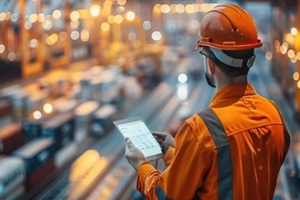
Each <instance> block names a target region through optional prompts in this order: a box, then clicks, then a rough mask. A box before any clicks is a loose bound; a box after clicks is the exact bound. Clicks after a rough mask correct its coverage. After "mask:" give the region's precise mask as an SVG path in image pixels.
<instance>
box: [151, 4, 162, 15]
mask: <svg viewBox="0 0 300 200" xmlns="http://www.w3.org/2000/svg"><path fill="white" fill-rule="evenodd" d="M153 10H154V12H157V13H160V11H161V4H155V6H154V8H153Z"/></svg>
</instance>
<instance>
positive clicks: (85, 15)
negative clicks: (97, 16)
mask: <svg viewBox="0 0 300 200" xmlns="http://www.w3.org/2000/svg"><path fill="white" fill-rule="evenodd" d="M78 12H79V18H81V19H88V18H89V17H90V11H89V10H87V9H79V10H78Z"/></svg>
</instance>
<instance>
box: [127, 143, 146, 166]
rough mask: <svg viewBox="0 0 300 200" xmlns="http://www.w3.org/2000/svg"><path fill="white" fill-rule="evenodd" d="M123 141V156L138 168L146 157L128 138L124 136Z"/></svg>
mask: <svg viewBox="0 0 300 200" xmlns="http://www.w3.org/2000/svg"><path fill="white" fill-rule="evenodd" d="M125 142H126V147H125V157H126V158H127V160H128V162H129V164H131V166H132V167H133V168H134V169H135V170H138V168H139V166H140V165H141V164H143V163H144V162H146V159H145V157H144V155H143V153H142V152H141V151H140V150H139V149H138V148H137V147H136V146H135V145H134V144H133V143H132V141H131V140H130V139H129V138H125Z"/></svg>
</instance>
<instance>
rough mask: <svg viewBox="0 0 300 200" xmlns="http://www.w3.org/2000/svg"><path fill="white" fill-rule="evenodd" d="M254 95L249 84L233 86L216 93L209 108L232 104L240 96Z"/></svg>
mask: <svg viewBox="0 0 300 200" xmlns="http://www.w3.org/2000/svg"><path fill="white" fill-rule="evenodd" d="M253 94H256V91H255V89H254V87H253V85H252V84H251V83H243V84H233V85H229V86H225V87H223V88H221V89H220V90H218V91H217V93H216V94H215V95H214V97H213V98H212V100H211V103H210V107H223V106H226V105H229V104H232V103H234V102H235V101H237V100H239V99H240V98H241V97H242V96H245V95H253Z"/></svg>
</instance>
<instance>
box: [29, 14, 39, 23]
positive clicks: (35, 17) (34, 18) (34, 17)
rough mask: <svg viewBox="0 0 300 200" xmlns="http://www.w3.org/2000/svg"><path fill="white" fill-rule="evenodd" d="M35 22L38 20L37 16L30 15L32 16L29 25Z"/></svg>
mask: <svg viewBox="0 0 300 200" xmlns="http://www.w3.org/2000/svg"><path fill="white" fill-rule="evenodd" d="M37 20H38V15H37V14H32V15H30V17H29V21H30V22H31V23H35V22H37Z"/></svg>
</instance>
